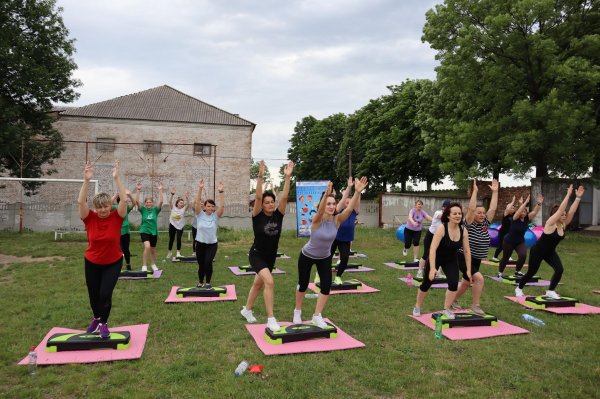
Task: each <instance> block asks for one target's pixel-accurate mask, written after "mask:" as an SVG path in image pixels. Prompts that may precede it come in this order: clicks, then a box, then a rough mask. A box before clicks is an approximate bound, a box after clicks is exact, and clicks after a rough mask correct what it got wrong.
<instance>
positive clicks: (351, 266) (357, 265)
mask: <svg viewBox="0 0 600 399" xmlns="http://www.w3.org/2000/svg"><path fill="white" fill-rule="evenodd" d="M338 266H339V263H334V264H332V265H331V269H332V270H337V267H338ZM362 267H363V264H362V263H348V265H347V266H346V269H360V268H362Z"/></svg>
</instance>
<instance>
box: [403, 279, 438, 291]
mask: <svg viewBox="0 0 600 399" xmlns="http://www.w3.org/2000/svg"><path fill="white" fill-rule="evenodd" d="M400 280H402V281H404V282H405V283H407V282H408V280H407V279H406V277H400ZM419 285H421V284H419V282H418V281H415V280H413V283H412V286H413V287H417V288H419ZM431 288H444V289H446V288H448V284H446V283H443V284H431Z"/></svg>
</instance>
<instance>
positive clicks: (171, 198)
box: [169, 187, 175, 209]
mask: <svg viewBox="0 0 600 399" xmlns="http://www.w3.org/2000/svg"><path fill="white" fill-rule="evenodd" d="M174 196H175V187H173V188H171V192H170V195H169V209H173V197H174Z"/></svg>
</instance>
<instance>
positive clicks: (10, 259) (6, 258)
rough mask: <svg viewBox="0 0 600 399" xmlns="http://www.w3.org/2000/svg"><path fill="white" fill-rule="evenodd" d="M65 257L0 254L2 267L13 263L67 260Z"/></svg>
mask: <svg viewBox="0 0 600 399" xmlns="http://www.w3.org/2000/svg"><path fill="white" fill-rule="evenodd" d="M65 259H66V258H65V257H64V256H45V257H40V258H34V257H32V256H12V255H4V254H0V265H10V264H12V263H33V262H48V261H53V260H65Z"/></svg>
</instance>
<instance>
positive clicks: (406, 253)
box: [402, 248, 408, 256]
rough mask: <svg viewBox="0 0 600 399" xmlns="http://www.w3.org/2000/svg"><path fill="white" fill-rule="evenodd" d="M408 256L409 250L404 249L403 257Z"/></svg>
mask: <svg viewBox="0 0 600 399" xmlns="http://www.w3.org/2000/svg"><path fill="white" fill-rule="evenodd" d="M406 255H408V249H406V248H404V249H403V250H402V256H406Z"/></svg>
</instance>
